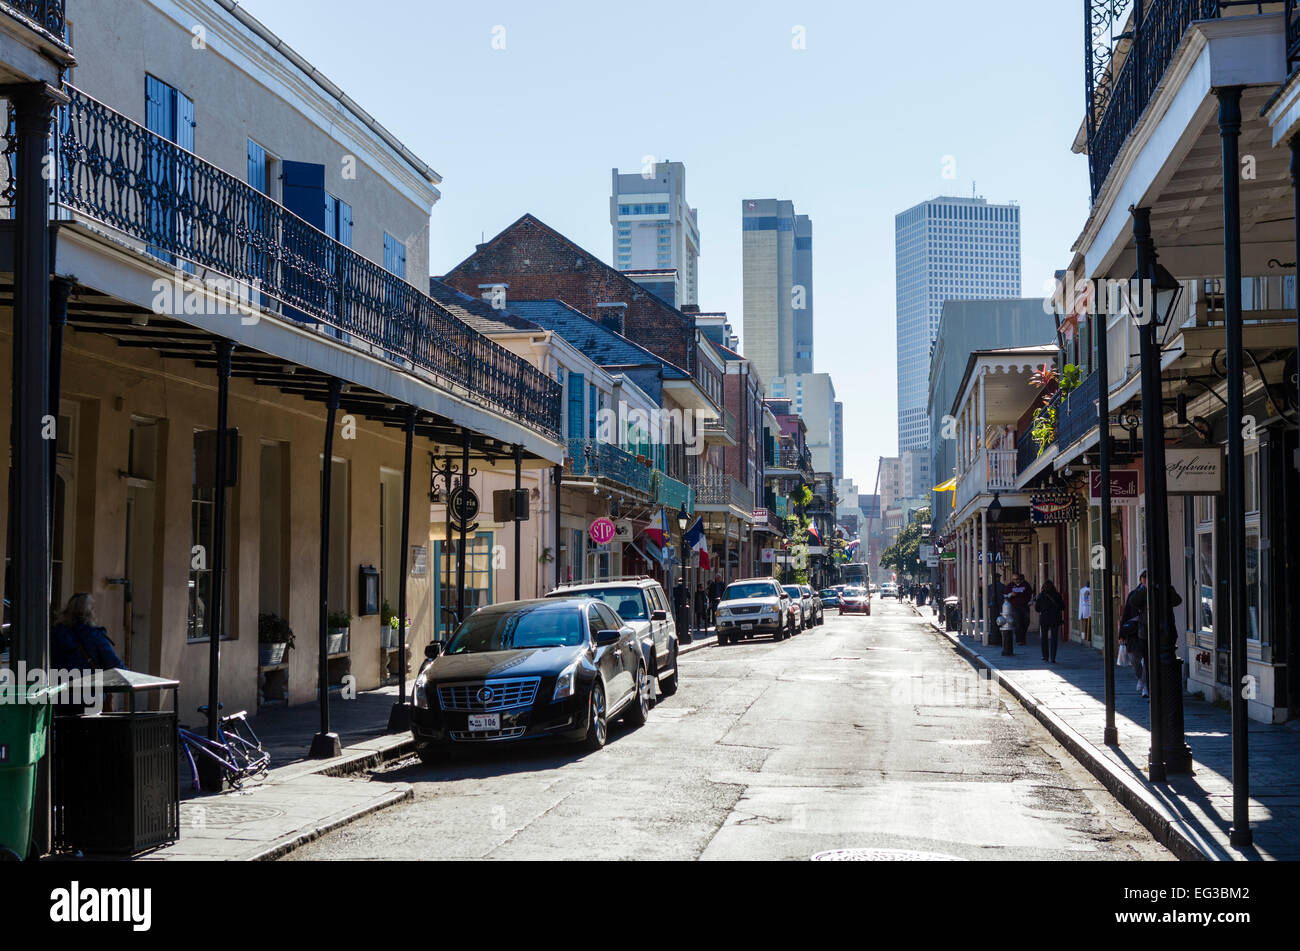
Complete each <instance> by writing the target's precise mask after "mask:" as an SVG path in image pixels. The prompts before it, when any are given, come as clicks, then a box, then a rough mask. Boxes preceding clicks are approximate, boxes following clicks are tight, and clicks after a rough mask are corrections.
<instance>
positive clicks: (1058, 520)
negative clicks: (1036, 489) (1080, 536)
mask: <svg viewBox="0 0 1300 951" xmlns="http://www.w3.org/2000/svg"><path fill="white" fill-rule="evenodd" d="M1029 520H1030V521H1031V522H1033V523H1034V524H1035V525H1061V524H1064V523H1067V522H1077V521H1078V520H1079V503H1078V500H1077V499H1076V498H1075V497H1074V496H1073V495H1071V494H1070V493H1068V492H1048V493H1044V494H1043V495H1034V496H1031V497H1030V499H1029Z"/></svg>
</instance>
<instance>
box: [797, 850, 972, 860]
mask: <svg viewBox="0 0 1300 951" xmlns="http://www.w3.org/2000/svg"><path fill="white" fill-rule="evenodd" d="M812 860H813V861H814V862H964V861H966V860H965V859H962V858H958V857H957V856H955V855H943V854H941V853H939V852H910V851H908V850H906V849H834V850H832V851H830V852H818V853H817V854H816V855H814V856H813V857H812Z"/></svg>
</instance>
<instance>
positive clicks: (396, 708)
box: [388, 406, 416, 733]
mask: <svg viewBox="0 0 1300 951" xmlns="http://www.w3.org/2000/svg"><path fill="white" fill-rule="evenodd" d="M415 417H416V409H415V407H414V406H408V407H407V408H406V425H405V427H404V429H405V430H406V455H405V460H406V462H405V465H404V466H403V468H402V555H401V558H400V559H398V563H399V565H400V568H399V570H400V571H401V574H400V575H399V576H398V581H397V624H398V628H397V629H398V631H399V633H398V636H397V702H396V703H395V704H393V709H392V711H391V712H390V713H389V715H388V732H389V733H404V732H405V731H407V730H409V729H410V728H411V708H410V707H409V706H407V703H406V636H407V631H406V593H407V592H406V589H407V581H408V580H409V576H410V570H411V569H410V565H409V564H408V559H409V558H410V554H411V462H412V458H411V457H412V456H413V455H414V453H415Z"/></svg>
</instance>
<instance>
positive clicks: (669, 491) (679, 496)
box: [650, 469, 695, 512]
mask: <svg viewBox="0 0 1300 951" xmlns="http://www.w3.org/2000/svg"><path fill="white" fill-rule="evenodd" d="M650 485H651V493H652V498H653V501H654V503H655V504H656V505H662V506H664V507H665V508H666V509H668V510H669V511H670V512H679V511H681V508H682V506H683V505H685V506H686V511H687V512H694V511H695V493H694V492H692V491H691V487H690V486H689V485H687V484H686V483H684V482H678V481H677V480H676V479H674V478H672V477H671V476H669V475H667V474H666V473H664V472H661V471H659V470H658V469H656V470H654V473H653V475H652V477H651V480H650Z"/></svg>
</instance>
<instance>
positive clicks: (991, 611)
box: [984, 571, 1010, 654]
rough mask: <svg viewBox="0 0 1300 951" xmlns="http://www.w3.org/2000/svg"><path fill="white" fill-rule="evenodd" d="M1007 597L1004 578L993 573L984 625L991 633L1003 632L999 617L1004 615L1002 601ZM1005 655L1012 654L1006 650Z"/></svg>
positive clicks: (989, 585) (988, 590)
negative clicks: (999, 624) (999, 625)
mask: <svg viewBox="0 0 1300 951" xmlns="http://www.w3.org/2000/svg"><path fill="white" fill-rule="evenodd" d="M1006 596H1007V587H1006V585H1004V584H1003V583H1002V576H1001V575H999V574H998V573H997V572H996V571H995V572H993V580H992V581H990V582H989V584H988V589H987V606H986V607H985V609H984V610H985V615H984V624H985V627H987V629H988V630H989V632H990V633H991V632H993V631H998V630H1001V628H999V627H998V617H999V616H1000V615H1001V614H1002V601H1003V599H1004V598H1006ZM1002 652H1003V653H1004V654H1006V653H1010V651H1007V650H1006V649H1005V648H1004V649H1003V651H1002Z"/></svg>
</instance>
